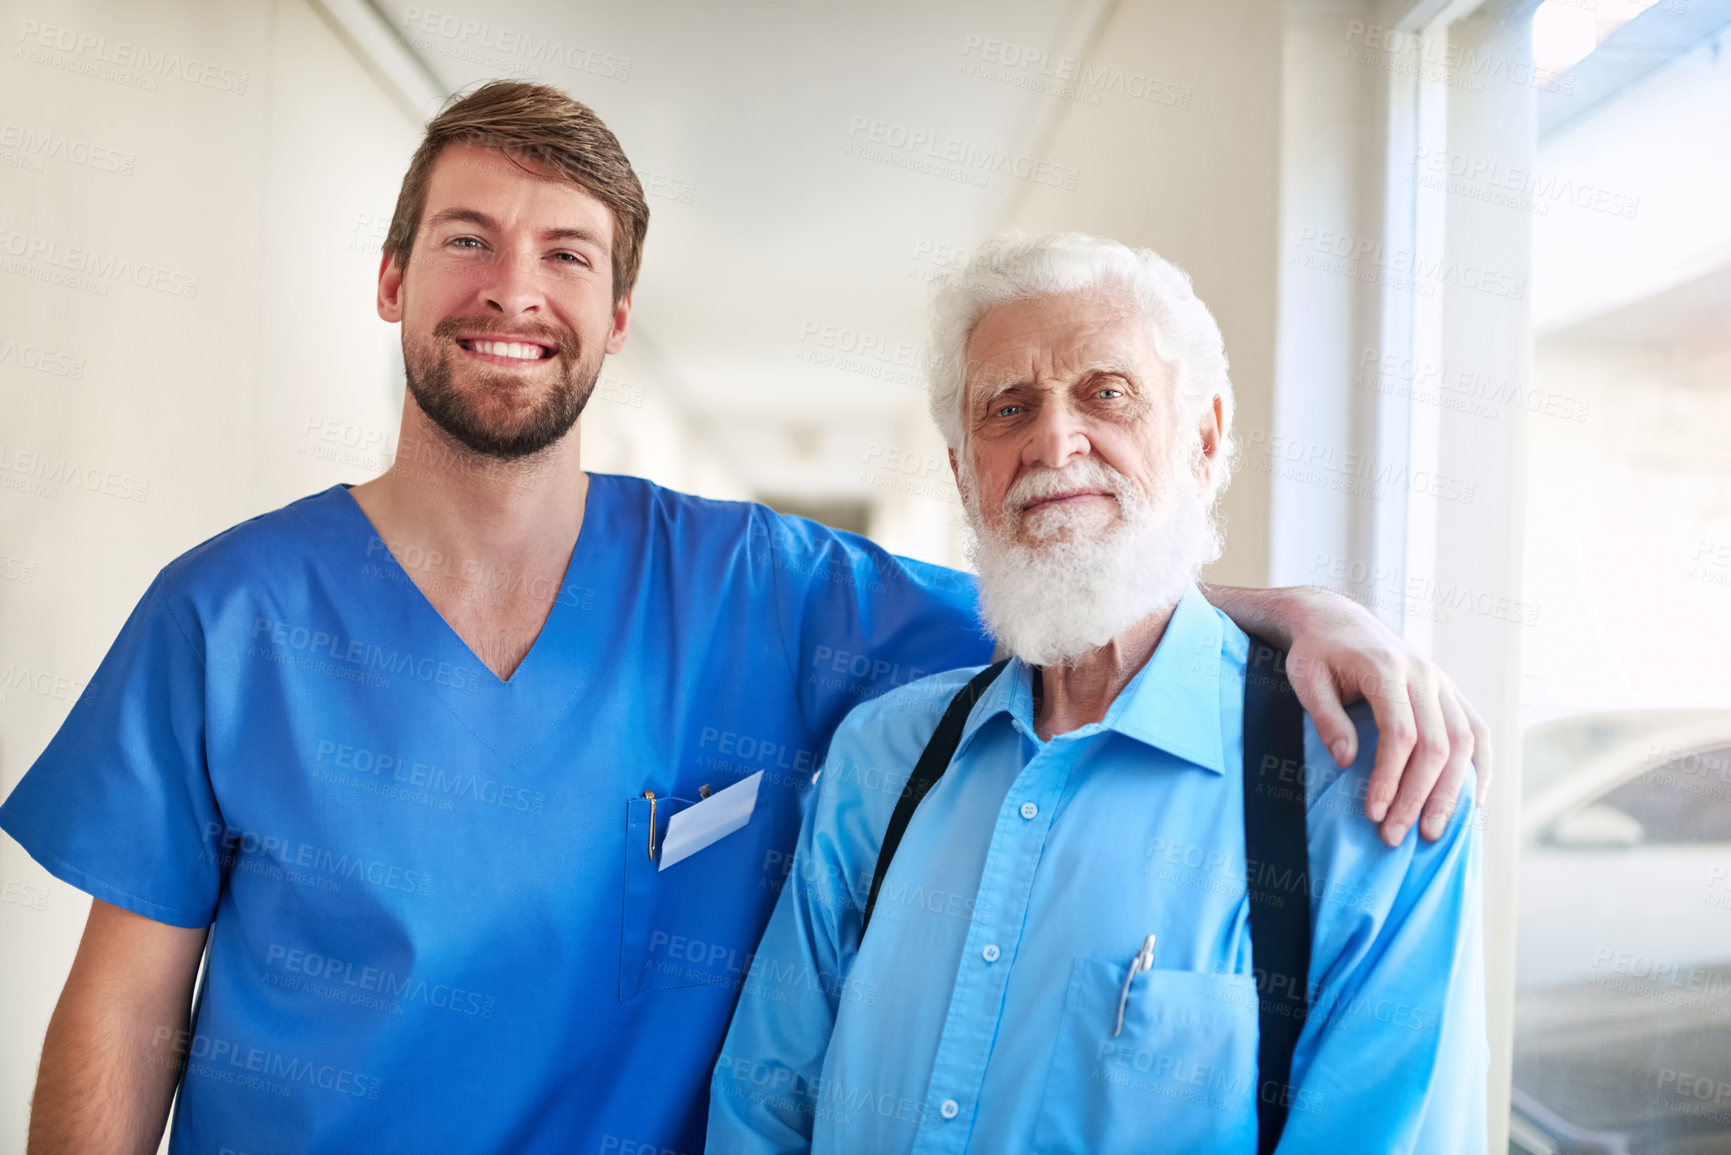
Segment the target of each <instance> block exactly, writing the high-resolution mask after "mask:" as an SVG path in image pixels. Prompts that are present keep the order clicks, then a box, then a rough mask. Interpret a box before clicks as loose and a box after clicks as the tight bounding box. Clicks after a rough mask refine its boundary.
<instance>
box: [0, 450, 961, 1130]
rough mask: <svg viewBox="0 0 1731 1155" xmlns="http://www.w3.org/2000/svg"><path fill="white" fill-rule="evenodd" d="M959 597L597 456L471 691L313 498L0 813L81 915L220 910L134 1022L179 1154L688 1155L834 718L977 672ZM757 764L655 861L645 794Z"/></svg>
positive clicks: (135, 644)
mask: <svg viewBox="0 0 1731 1155" xmlns="http://www.w3.org/2000/svg"><path fill="white" fill-rule="evenodd" d="M402 561H403V564H406V565H408V567H409V568H410V569H417V568H419V567H422V566H435V567H436V566H448V565H449V564H450V563H447V562H445V561H442V560H441V559H438V558H436V557H421V556H411V557H405V558H403V559H402ZM471 576H473V575H471ZM480 576H481V577H482V579H483V581H484V582H493V583H494V585H495V586H496V587H499V586H502V583H507V582H509V581H510V580H511V578H510V575H504V574H500V575H480ZM974 601H975V587H974V584H973V581H972V579H971V578H969V577H967V576H966V575H962V574H958V573H956V572H955V571H951V570H946V569H942V568H939V567H934V566H926V565H922V564H919V563H915V562H910V561H907V560H905V559H901V558H896V557H892V556H891V555H888V554H886V553H884V552H883V551H882V550H879V549H878V548H876V547H875V546H873V545H872V544H870V543H869V542H867V541H865V540H864V539H862V538H859V537H856V536H853V535H850V534H845V533H838V532H835V531H832V530H829V529H827V528H825V527H823V526H820V525H816V524H814V523H812V522H809V521H806V520H804V519H801V518H791V517H782V516H779V515H777V514H775V513H773V512H771V511H770V510H768V509H765V508H764V507H762V506H759V505H750V504H741V503H730V502H714V501H706V500H702V499H699V498H694V497H689V496H686V495H683V494H678V493H674V492H671V491H669V490H665V489H661V488H659V487H657V486H655V485H652V484H650V483H648V482H646V481H642V480H640V479H636V478H627V477H616V476H609V475H604V474H594V475H591V484H590V488H589V496H588V507H587V511H586V513H585V516H584V522H583V529H582V533H581V535H580V536H579V538H578V541H577V545H576V549H575V551H574V552H573V554H572V557H571V561H570V565H569V568H568V571H567V573H566V577H565V582H564V584H563V586H562V587H561V589H560V590H559V592H558V596H557V597H556V599H555V601H554V605H553V609H552V612H551V614H550V615H549V617H548V619H547V622H546V624H545V626H544V627H543V628H542V631H541V634H540V636H539V637H538V638H537V639H536V641H535V644H534V647H533V648H532V649H531V650H530V651H529V654H528V656H527V657H526V658H525V659H524V660H523V662H522V664H521V665H520V666H519V667H518V668H517V670H516V671H515V672H514V673H513V674H512V677H511V679H510V680H509V681H506V682H502V681H500V680H499V679H498V678H497V676H495V675H494V674H493V673H492V671H490V670H489V669H488V668H487V667H486V666H485V665H484V664H482V663H481V662H480V661H479V660H478V659H476V658H475V656H474V655H473V653H471V652H470V650H469V649H468V647H467V646H465V645H464V643H463V641H462V640H461V639H460V638H459V637H458V636H457V635H456V634H455V633H454V632H453V631H452V630H451V629H450V628H449V627H448V626H447V625H446V624H445V622H444V621H443V619H441V618H440V617H439V615H438V613H437V612H436V611H435V610H434V609H433V607H432V605H431V604H430V603H429V602H428V601H427V600H426V599H425V597H423V596H422V594H421V593H420V591H419V590H418V589H417V588H416V586H415V585H414V584H413V583H412V582H411V581H410V579H409V576H408V573H407V572H405V570H404V568H403V565H402V564H399V562H398V560H397V559H396V558H395V557H393V555H392V554H391V553H390V551H388V550H387V549H386V548H385V547H384V545H383V543H382V541H381V540H380V539H379V537H378V535H377V534H376V532H375V531H374V529H373V527H372V525H371V523H370V522H369V521H368V520H367V518H366V516H365V515H364V514H363V513H362V512H361V510H360V507H359V506H358V505H356V503H355V501H354V499H353V498H352V497H351V496H350V495H349V493H348V491H347V488H346V487H344V486H333V487H332V488H330V489H328V490H326V491H324V492H323V493H319V494H315V495H313V496H311V497H307V498H304V499H302V500H300V501H297V502H295V503H293V504H292V505H289V506H287V507H285V508H283V509H280V510H277V511H275V512H272V513H269V514H265V515H263V516H261V517H257V518H254V519H252V520H251V521H248V522H245V523H243V524H241V525H239V526H236V527H234V528H233V529H231V530H229V531H227V532H226V533H223V534H221V535H219V536H217V537H215V538H213V539H211V540H210V541H208V542H206V543H204V544H203V545H201V546H199V547H197V548H196V549H194V550H192V551H190V552H189V553H187V554H185V555H183V556H182V557H180V558H179V559H177V560H176V561H174V562H173V563H171V564H170V565H169V566H168V567H167V568H165V569H164V570H163V571H162V573H161V574H160V575H159V576H158V577H157V579H156V581H155V582H154V583H153V584H152V585H151V587H150V589H149V591H148V592H147V593H146V594H145V596H144V598H143V600H142V601H141V602H140V603H139V605H138V607H137V608H136V609H135V610H134V612H133V614H132V616H131V617H130V618H129V619H128V620H127V623H126V625H125V627H124V628H123V629H122V630H121V633H120V636H119V637H118V638H117V639H116V641H115V643H114V645H113V647H112V649H111V650H110V651H109V653H108V655H107V657H106V658H104V660H103V662H102V665H101V667H100V668H99V669H98V671H97V673H96V676H95V677H94V678H93V679H92V680H91V683H90V685H89V686H88V687H87V688H86V690H85V691H84V693H83V695H82V696H81V697H80V698H79V700H78V702H77V704H76V705H75V706H74V708H73V710H72V712H71V714H70V715H69V716H68V718H67V720H66V722H65V724H64V725H63V726H62V727H61V729H60V731H59V732H58V733H57V734H56V735H55V737H54V739H53V741H52V742H51V743H50V744H49V746H48V748H47V750H46V751H44V753H43V754H42V756H41V757H40V758H39V759H38V760H37V762H36V763H35V765H34V766H33V767H32V768H31V770H30V772H29V773H28V774H27V775H26V776H25V777H24V779H23V781H22V782H20V783H19V785H18V787H17V789H16V790H14V791H13V793H12V795H11V797H10V798H8V799H7V801H6V803H5V805H4V806H3V807H0V827H3V828H4V829H5V830H6V831H7V833H9V834H11V835H12V836H13V837H14V838H16V839H17V840H18V841H19V842H20V843H21V844H22V845H23V846H24V847H25V849H26V850H28V851H29V852H30V854H31V855H32V856H33V857H35V858H36V860H37V861H39V862H40V863H42V864H43V866H45V867H46V868H47V869H48V870H50V871H51V872H53V873H54V874H55V875H57V876H58V877H60V878H62V879H64V880H65V881H67V882H69V883H71V884H72V885H74V886H77V887H79V888H81V889H83V890H85V891H88V892H89V893H90V894H92V895H94V896H96V897H97V898H100V899H102V900H104V901H106V902H110V903H113V904H114V905H116V906H121V907H124V908H126V909H128V910H131V911H134V912H136V913H138V914H141V915H144V916H146V917H149V918H152V919H156V920H158V921H160V922H166V923H172V924H174V925H177V926H187V927H201V926H204V925H206V924H208V923H210V922H211V921H212V920H213V919H214V922H215V925H214V929H213V931H212V937H211V945H210V959H209V970H208V975H207V979H206V984H205V989H204V993H203V995H202V998H201V1001H200V1005H199V1007H198V1010H197V1020H196V1024H195V1026H194V1030H193V1033H192V1037H191V1038H190V1039H185V1040H168V1041H161V1040H159V1043H160V1046H161V1048H162V1051H161V1054H162V1055H166V1056H169V1057H170V1059H172V1048H173V1045H174V1043H175V1042H177V1041H178V1042H180V1043H181V1044H182V1045H183V1046H184V1048H185V1049H186V1051H187V1052H188V1055H189V1058H188V1063H187V1072H186V1075H185V1078H184V1081H183V1085H182V1088H181V1097H180V1106H179V1109H178V1116H177V1120H176V1124H175V1130H174V1135H173V1140H172V1144H171V1150H173V1151H175V1152H195V1151H196V1152H213V1153H214V1152H217V1151H219V1150H221V1149H224V1148H227V1149H230V1150H234V1151H245V1152H248V1153H249V1155H270V1153H274V1152H282V1153H285V1155H288V1153H300V1152H308V1151H359V1150H369V1151H405V1152H417V1153H420V1152H429V1151H464V1152H482V1151H511V1152H525V1151H591V1152H596V1151H598V1152H609V1151H617V1152H621V1153H623V1152H627V1151H636V1150H646V1151H658V1150H667V1151H675V1152H684V1153H690V1152H696V1151H700V1150H702V1147H703V1129H704V1119H705V1115H706V1112H707V1098H708V1095H707V1092H708V1083H709V1074H710V1071H711V1069H712V1068H713V1066H714V1064H715V1059H716V1055H717V1052H718V1051H719V1049H720V1044H721V1040H722V1037H723V1034H724V1032H725V1030H726V1028H727V1023H728V1016H729V1014H730V1013H731V1011H732V1009H733V1005H734V1001H735V999H736V997H737V992H738V989H739V986H740V983H741V981H742V979H743V978H744V976H745V974H746V971H747V970H748V968H749V965H750V956H751V952H752V950H753V949H754V947H755V946H756V943H757V940H758V937H759V935H760V933H761V932H762V930H763V926H764V923H765V922H766V921H767V919H768V916H769V913H770V910H771V908H772V907H773V905H774V903H775V900H776V897H777V895H778V894H779V892H780V890H781V888H782V886H783V884H784V882H785V880H786V878H787V875H788V870H789V867H790V864H791V860H792V848H793V845H794V842H795V839H796V836H797V834H798V831H799V825H800V818H801V814H802V809H803V807H804V803H805V800H806V799H807V798H808V796H809V794H810V786H811V780H812V775H813V773H814V772H815V771H816V770H817V768H818V766H819V765H820V764H821V762H822V759H823V756H824V753H825V751H826V748H827V745H828V742H829V737H830V733H831V731H832V730H833V729H834V728H835V726H836V725H837V723H838V722H839V721H840V720H841V718H842V716H843V715H844V714H846V713H847V711H848V710H849V708H851V707H852V706H853V705H856V704H857V703H859V702H860V701H862V700H865V699H868V698H871V697H875V696H876V695H878V694H880V693H882V692H884V691H887V690H889V689H892V688H894V687H895V686H898V685H903V684H905V683H908V682H911V681H915V680H917V679H919V678H921V677H923V676H924V675H926V674H928V673H931V672H933V671H937V670H942V669H947V668H951V667H955V666H958V665H969V664H978V663H981V662H983V661H985V660H987V659H988V657H989V656H990V650H991V644H990V642H989V641H988V640H987V639H986V638H985V636H984V635H983V634H982V632H981V630H980V628H979V626H978V624H977V620H976V618H975V614H974ZM760 770H761V771H764V776H763V779H762V786H761V789H760V791H759V794H758V801H757V808H756V812H755V814H754V815H753V817H752V819H751V821H750V822H749V823H748V824H747V825H746V826H745V827H744V828H743V829H741V830H739V831H737V832H736V833H733V834H730V835H727V836H726V837H724V838H723V839H721V840H720V841H719V842H717V843H715V844H714V845H712V846H710V847H708V848H707V849H704V850H701V851H699V852H698V853H696V854H695V855H693V856H692V857H690V858H689V859H686V860H685V861H684V862H681V863H678V864H677V865H674V866H671V867H669V868H668V870H666V871H665V872H659V871H658V870H657V869H656V868H657V863H656V862H655V861H653V860H652V859H651V858H650V857H649V851H648V845H649V837H650V803H649V801H648V800H646V799H644V798H643V794H644V792H645V791H653V792H654V793H655V795H656V805H655V825H656V827H657V831H656V834H657V837H664V836H665V834H666V828H667V821H668V818H669V817H670V815H671V814H672V813H674V812H676V811H678V810H680V809H683V808H684V807H686V806H689V805H692V804H693V803H694V802H695V801H696V800H697V799H698V797H699V788H700V787H701V786H703V785H705V784H707V785H709V786H710V787H712V788H713V789H714V790H720V789H722V788H723V787H725V786H727V785H730V784H732V783H734V782H736V781H740V780H742V779H744V778H745V777H747V776H749V775H751V774H754V773H756V772H757V771H760ZM163 1033H165V1034H166V1033H167V1032H166V1031H165V1032H163Z"/></svg>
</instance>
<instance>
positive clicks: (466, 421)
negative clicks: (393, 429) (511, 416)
mask: <svg viewBox="0 0 1731 1155" xmlns="http://www.w3.org/2000/svg"><path fill="white" fill-rule="evenodd" d="M489 332H490V333H496V334H499V335H500V336H505V335H508V334H516V335H520V336H525V337H529V338H531V339H533V340H537V341H544V342H546V343H547V344H548V345H551V346H552V347H553V356H552V357H551V358H550V360H553V361H556V362H558V367H557V372H556V378H557V379H556V382H555V384H554V385H553V387H552V388H551V389H550V390H549V391H548V392H547V394H546V396H544V397H542V398H540V399H539V400H538V401H537V402H536V403H535V404H534V407H533V408H531V409H530V410H529V411H528V412H526V413H523V414H522V415H520V416H517V417H516V419H515V420H512V421H510V422H509V423H508V424H507V422H506V421H504V420H499V419H489V418H488V417H487V416H486V415H484V413H483V412H482V410H481V409H480V407H479V406H477V405H476V403H475V398H474V397H473V396H471V394H469V393H467V392H465V391H464V390H463V389H461V388H459V387H458V386H457V385H456V384H454V383H453V382H452V380H451V378H452V375H453V373H452V361H453V360H454V358H455V356H456V354H455V353H454V352H453V351H452V350H453V348H454V347H455V341H456V337H457V335H458V334H459V333H463V334H485V333H489ZM467 370H468V372H469V374H470V378H471V380H473V381H474V385H473V386H472V388H473V389H474V390H476V391H478V392H484V391H487V390H495V389H496V390H499V391H501V392H504V391H510V392H513V393H514V392H516V391H518V390H524V389H529V388H539V387H540V386H538V385H534V386H532V385H529V384H528V383H527V382H525V381H523V380H522V379H521V378H520V377H518V376H517V375H516V374H508V373H499V374H497V375H496V376H493V377H492V379H489V374H488V372H487V369H486V367H485V366H482V365H479V364H477V365H472V366H468V367H467ZM403 375H404V379H405V381H406V382H407V384H408V389H409V393H410V395H411V396H413V397H414V399H415V404H416V405H419V406H420V407H421V412H423V413H425V414H426V415H427V417H428V419H430V420H431V421H432V422H433V424H434V425H435V426H436V427H437V428H438V429H439V430H440V431H441V432H443V433H444V434H445V436H446V437H448V438H449V439H450V440H451V441H453V442H454V443H456V444H457V445H458V446H460V447H462V448H464V449H467V450H469V451H470V452H472V453H475V454H477V455H479V456H482V457H487V458H492V459H495V460H499V461H521V460H523V459H524V458H527V457H531V456H533V455H535V454H537V453H540V452H541V451H542V450H544V449H546V448H547V447H548V446H549V445H552V444H554V443H555V442H557V441H558V440H559V439H560V438H562V437H564V436H565V435H566V434H567V433H569V432H570V431H571V427H572V426H573V425H576V424H577V418H579V417H581V416H582V415H583V409H584V407H585V406H586V405H588V404H589V396H590V394H592V393H593V392H594V391H595V382H596V380H597V379H598V378H599V377H600V376H601V357H600V356H599V355H598V356H595V357H585V356H584V354H583V349H582V347H581V345H580V344H579V343H578V341H577V335H576V334H575V333H572V332H570V331H569V330H564V329H554V328H552V327H549V326H544V325H529V326H524V325H518V326H515V327H514V328H512V329H510V330H505V329H503V328H501V327H499V326H498V325H497V324H494V323H489V322H476V321H475V320H473V319H463V318H447V319H446V320H444V321H441V322H439V324H438V325H437V326H435V327H434V329H433V334H432V339H431V341H430V342H428V343H427V344H425V345H422V346H417V347H411V346H410V344H409V341H408V340H407V337H406V335H405V339H404V341H403Z"/></svg>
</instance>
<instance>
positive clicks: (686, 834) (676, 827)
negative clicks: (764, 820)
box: [660, 770, 763, 870]
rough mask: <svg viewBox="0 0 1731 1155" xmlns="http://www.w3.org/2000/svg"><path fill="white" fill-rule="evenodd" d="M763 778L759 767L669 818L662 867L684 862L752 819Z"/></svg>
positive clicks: (663, 841) (662, 850) (663, 842)
mask: <svg viewBox="0 0 1731 1155" xmlns="http://www.w3.org/2000/svg"><path fill="white" fill-rule="evenodd" d="M762 781H763V771H762V770H759V771H758V772H757V773H756V774H753V775H752V776H751V777H750V778H747V779H745V780H744V781H742V782H735V783H734V784H733V785H732V786H729V787H728V788H727V789H725V790H718V791H716V792H715V793H714V794H711V795H710V796H709V797H708V798H705V799H704V800H703V801H702V802H699V803H698V804H697V805H695V806H687V807H686V808H685V809H684V810H681V811H680V812H679V813H678V814H675V815H674V816H673V817H672V818H669V819H668V820H667V837H666V838H664V839H662V842H661V866H660V869H661V870H666V869H667V868H668V867H669V866H672V865H673V864H674V863H676V862H682V861H684V860H685V859H687V858H690V857H691V856H692V855H693V854H696V853H697V852H698V851H699V850H702V849H703V848H704V847H706V846H709V845H711V844H713V843H715V842H717V841H719V840H721V839H722V838H725V837H726V836H727V835H729V834H732V833H733V832H734V831H735V830H738V829H739V828H740V827H741V826H744V825H745V824H746V823H747V822H750V821H751V812H752V811H753V810H754V809H756V808H757V788H758V786H759V785H760V784H761V783H762Z"/></svg>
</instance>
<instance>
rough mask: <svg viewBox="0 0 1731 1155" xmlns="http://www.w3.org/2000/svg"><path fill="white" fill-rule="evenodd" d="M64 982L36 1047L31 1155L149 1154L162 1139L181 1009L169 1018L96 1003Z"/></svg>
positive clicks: (183, 1024) (183, 1021) (178, 1051)
mask: <svg viewBox="0 0 1731 1155" xmlns="http://www.w3.org/2000/svg"><path fill="white" fill-rule="evenodd" d="M83 994H85V992H81V991H79V990H77V989H76V988H75V987H74V986H73V985H72V984H71V983H68V984H67V987H66V990H65V992H63V993H62V994H61V996H60V1002H59V1004H58V1005H57V1006H56V1007H55V1009H54V1016H53V1018H51V1019H50V1020H49V1023H48V1037H47V1039H46V1040H45V1041H44V1043H43V1046H42V1065H41V1068H40V1070H39V1072H38V1074H37V1077H36V1095H35V1098H34V1099H33V1100H32V1102H31V1107H30V1146H29V1153H30V1155H86V1153H101V1155H109V1153H112V1155H123V1153H124V1155H132V1153H137V1155H149V1153H150V1152H153V1151H155V1150H156V1147H157V1143H158V1142H159V1140H160V1139H161V1137H162V1129H163V1124H164V1123H165V1122H166V1121H167V1119H168V1108H169V1104H170V1102H171V1101H172V1100H173V1097H174V1088H175V1082H176V1079H177V1077H178V1074H179V1068H180V1060H181V1057H182V1054H183V1052H184V1050H185V1048H184V1046H183V1045H181V1044H183V1042H184V1040H185V1038H186V1028H187V1022H188V1017H189V1016H188V1011H187V1009H186V1008H184V1007H183V1008H182V1010H181V1012H180V1014H179V1015H178V1016H170V1019H169V1021H166V1022H165V1021H160V1020H154V1019H153V1017H152V1016H149V1015H141V1014H139V1013H137V1012H136V1009H127V1010H120V1011H118V1012H117V1011H116V1010H114V1009H113V1008H106V1007H99V1006H98V1000H95V999H92V998H87V997H81V995H83Z"/></svg>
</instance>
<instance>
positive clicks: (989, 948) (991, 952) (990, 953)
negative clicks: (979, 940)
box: [980, 942, 998, 962]
mask: <svg viewBox="0 0 1731 1155" xmlns="http://www.w3.org/2000/svg"><path fill="white" fill-rule="evenodd" d="M980 957H981V958H983V959H985V960H986V961H987V962H997V961H998V944H997V943H995V942H993V943H987V944H986V949H985V950H983V951H981V952H980Z"/></svg>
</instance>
